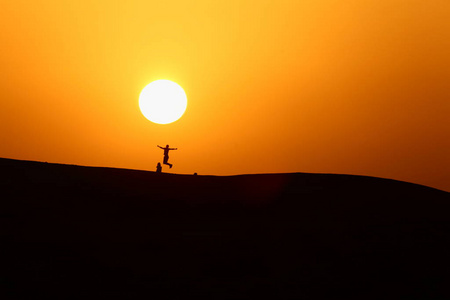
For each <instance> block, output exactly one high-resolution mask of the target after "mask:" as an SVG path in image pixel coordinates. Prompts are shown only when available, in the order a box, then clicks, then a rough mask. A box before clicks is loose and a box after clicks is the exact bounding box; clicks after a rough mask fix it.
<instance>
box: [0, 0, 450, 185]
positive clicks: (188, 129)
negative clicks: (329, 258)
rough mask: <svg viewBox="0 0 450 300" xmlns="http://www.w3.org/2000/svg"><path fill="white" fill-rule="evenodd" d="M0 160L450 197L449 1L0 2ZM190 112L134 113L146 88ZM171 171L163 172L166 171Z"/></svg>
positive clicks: (58, 0)
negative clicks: (174, 115)
mask: <svg viewBox="0 0 450 300" xmlns="http://www.w3.org/2000/svg"><path fill="white" fill-rule="evenodd" d="M1 7H2V9H1V12H0V26H1V30H0V43H1V47H0V68H1V72H0V86H1V88H0V93H1V94H0V126H1V130H0V140H1V147H0V157H5V158H15V159H27V160H37V161H47V162H55V163H67V164H78V165H89V166H105V167H120V168H132V169H144V170H152V171H154V170H155V169H156V164H157V163H158V162H162V156H163V151H162V150H161V149H159V148H157V147H156V145H161V146H165V145H166V144H169V145H170V146H171V147H176V148H178V150H177V151H173V152H171V153H170V162H172V163H173V164H174V167H173V169H171V170H170V172H174V173H182V174H193V173H194V172H197V173H198V174H200V175H206V174H210V175H232V174H248V173H275V172H276V173H282V172H283V173H284V172H313V173H340V174H357V175H370V176H377V177H385V178H392V179H397V180H404V181H409V182H414V183H419V184H424V185H428V186H432V187H435V188H439V189H444V190H446V191H450V21H449V16H450V1H448V0H429V1H425V0H347V1H337V0H335V1H332V0H308V1H301V0H299V1H285V0H277V1H266V0H257V1H245V0H239V1H232V0H227V1H211V0H190V1H152V0H150V1H149V0H142V1H141V0H140V1H137V0H128V1H92V0H90V1H84V0H78V1H61V0H55V1H48V0H43V1H24V0H14V1H13V0H6V1H2V6H1ZM158 79H168V80H172V81H174V82H176V83H178V84H179V85H181V86H182V87H183V88H184V90H185V92H186V95H187V98H188V106H187V110H186V113H185V114H184V115H183V117H182V118H181V119H179V120H178V121H176V122H174V123H171V124H168V125H158V124H155V123H152V122H150V121H148V120H147V119H146V118H145V117H144V116H143V115H142V113H141V112H140V110H139V105H138V101H139V94H140V92H141V90H142V89H143V88H144V87H145V86H146V85H147V84H148V83H150V82H152V81H154V80H158ZM163 171H168V169H167V167H166V166H165V167H164V169H163Z"/></svg>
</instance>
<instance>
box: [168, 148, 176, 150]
mask: <svg viewBox="0 0 450 300" xmlns="http://www.w3.org/2000/svg"><path fill="white" fill-rule="evenodd" d="M169 149H170V150H178V149H177V148H169Z"/></svg>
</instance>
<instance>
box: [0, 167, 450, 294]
mask: <svg viewBox="0 0 450 300" xmlns="http://www.w3.org/2000/svg"><path fill="white" fill-rule="evenodd" d="M0 193H1V194H0V195H1V201H0V203H1V206H0V213H1V223H0V231H1V236H2V246H1V251H2V254H1V257H2V258H1V264H2V267H1V274H0V275H1V291H0V298H1V299H46V298H58V299H91V298H95V299H110V298H120V299H188V298H189V299H190V298H192V299H199V298H205V299H260V298H264V299H450V273H449V271H450V259H449V255H450V251H449V250H450V247H449V245H450V217H449V208H450V193H447V192H443V191H439V190H436V189H432V188H428V187H425V186H420V185H415V184H411V183H406V182H399V181H395V180H388V179H380V178H373V177H364V176H350V175H332V174H305V173H295V174H267V175H241V176H225V177H215V176H191V175H173V174H156V173H153V172H145V171H135V170H125V169H112V168H92V167H80V166H71V165H59V164H48V163H39V162H28V161H17V160H10V159H0Z"/></svg>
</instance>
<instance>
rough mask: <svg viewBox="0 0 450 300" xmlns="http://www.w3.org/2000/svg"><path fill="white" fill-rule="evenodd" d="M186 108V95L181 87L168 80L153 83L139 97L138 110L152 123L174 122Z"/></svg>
mask: <svg viewBox="0 0 450 300" xmlns="http://www.w3.org/2000/svg"><path fill="white" fill-rule="evenodd" d="M186 107H187V97H186V93H185V92H184V90H183V88H182V87H181V86H179V85H178V84H176V83H175V82H172V81H170V80H157V81H153V82H152V83H150V84H148V85H147V86H146V87H145V88H144V89H143V90H142V92H141V94H140V95H139V108H140V109H141V112H142V114H143V115H144V116H145V117H146V118H147V119H148V120H150V121H152V122H153V123H157V124H169V123H172V122H175V121H176V120H178V119H179V118H181V116H182V115H183V114H184V112H185V111H186Z"/></svg>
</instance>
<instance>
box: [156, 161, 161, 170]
mask: <svg viewBox="0 0 450 300" xmlns="http://www.w3.org/2000/svg"><path fill="white" fill-rule="evenodd" d="M161 170H162V166H161V163H160V162H159V163H158V164H157V165H156V173H161Z"/></svg>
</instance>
